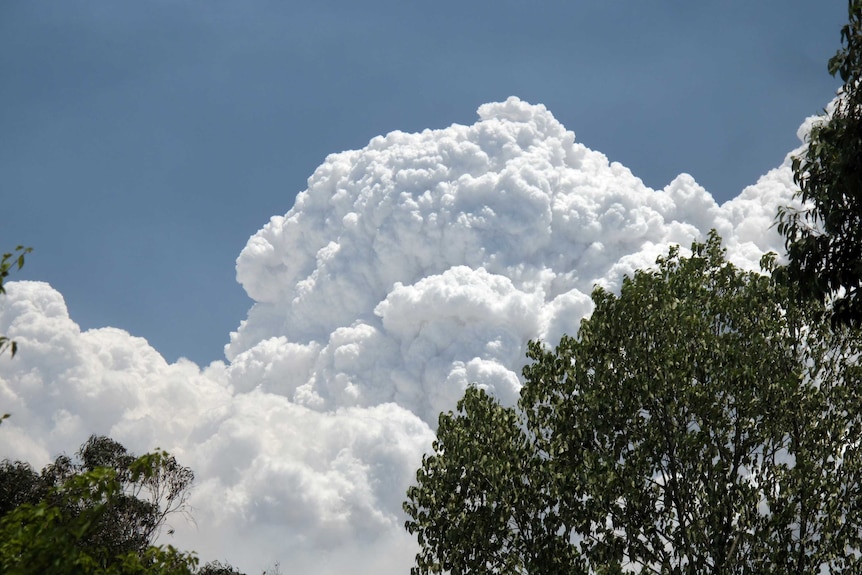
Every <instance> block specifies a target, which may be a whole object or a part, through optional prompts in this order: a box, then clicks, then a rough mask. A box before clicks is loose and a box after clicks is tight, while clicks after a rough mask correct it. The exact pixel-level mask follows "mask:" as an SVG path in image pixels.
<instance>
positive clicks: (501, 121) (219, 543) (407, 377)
mask: <svg viewBox="0 0 862 575" xmlns="http://www.w3.org/2000/svg"><path fill="white" fill-rule="evenodd" d="M791 190H792V177H791V172H790V169H789V164H788V162H785V163H784V164H783V165H782V166H780V167H778V168H776V169H775V170H773V171H771V172H770V173H768V174H767V175H765V176H763V177H762V178H761V179H760V180H759V181H758V182H757V183H756V184H755V185H753V186H750V187H748V188H746V189H745V190H744V191H743V192H742V193H741V194H740V195H739V196H738V197H737V198H735V199H734V200H731V201H729V202H727V203H725V204H724V205H722V206H718V205H717V204H716V203H715V201H714V200H713V198H712V197H711V196H710V195H709V193H707V191H706V190H704V189H703V188H702V187H701V186H699V185H698V184H697V183H696V182H695V181H694V180H693V179H692V178H691V177H690V176H688V175H685V174H683V175H680V176H679V177H677V178H676V179H675V180H674V181H672V182H670V183H669V184H668V185H667V186H666V187H665V188H664V189H661V190H652V189H650V188H648V187H646V186H645V185H644V184H643V183H642V182H641V180H639V179H638V178H637V177H636V176H634V175H633V174H632V173H631V172H630V171H629V170H628V169H627V168H625V167H624V166H622V165H620V164H618V163H615V162H609V160H608V158H607V157H605V156H604V155H603V154H601V153H599V152H595V151H592V150H590V149H588V148H586V147H585V146H583V145H582V144H580V143H578V142H576V141H575V136H574V134H573V133H572V132H571V131H568V130H566V129H565V128H564V127H563V126H562V125H561V124H560V123H559V122H557V121H556V120H555V119H554V117H553V116H552V114H551V113H550V112H549V111H548V110H547V109H545V108H544V107H543V106H532V105H529V104H527V103H524V102H522V101H520V100H518V99H516V98H510V99H509V100H507V101H506V102H502V103H494V104H486V105H484V106H481V107H480V108H479V120H478V121H477V122H476V123H475V124H473V125H471V126H460V125H453V126H450V127H448V128H445V129H442V130H425V131H423V132H421V133H418V134H407V133H402V132H393V133H390V134H388V135H386V136H381V137H377V138H374V139H373V140H371V141H370V142H369V144H368V146H366V147H365V148H363V149H361V150H354V151H348V152H342V153H339V154H332V155H331V156H329V157H328V158H327V159H326V161H325V162H324V163H323V165H321V166H320V167H319V168H318V169H317V170H316V171H315V173H314V174H313V175H312V176H311V177H310V178H309V180H308V189H307V190H305V191H304V192H302V193H301V194H299V196H298V197H297V199H296V203H295V205H294V206H293V208H292V209H291V210H290V211H289V212H287V214H285V215H284V216H274V217H273V218H272V219H271V220H270V221H269V223H267V224H266V225H265V226H264V227H263V228H262V229H261V230H260V231H259V232H258V233H257V234H255V235H254V236H253V237H251V238H250V239H249V241H248V244H247V245H246V247H245V248H244V249H243V250H242V252H241V254H240V256H239V258H238V259H237V278H238V280H239V281H240V283H241V284H242V285H243V287H244V288H245V290H246V291H247V292H248V295H249V296H250V297H251V298H252V299H253V300H254V302H255V303H254V306H253V307H252V309H251V310H250V311H249V314H248V317H247V318H246V319H245V320H244V321H242V322H241V324H240V326H239V328H238V329H237V331H236V332H235V333H232V334H230V342H229V344H228V345H227V346H226V348H225V353H226V358H227V363H221V362H216V363H213V364H212V365H210V366H207V367H205V368H201V367H199V366H196V365H194V364H193V363H191V362H189V361H185V360H180V361H178V362H177V363H174V364H169V363H167V362H166V361H165V360H164V359H163V358H162V357H161V356H160V355H159V354H158V353H157V352H156V351H155V350H154V349H152V348H151V347H150V346H149V345H148V344H147V342H146V341H144V340H142V339H140V338H136V337H133V336H131V335H129V334H128V333H126V332H124V331H121V330H117V329H113V328H104V329H96V330H89V331H84V332H82V331H81V330H80V329H79V328H78V326H77V325H76V324H75V323H74V322H73V321H72V320H71V319H70V318H69V314H68V312H67V309H66V306H65V303H64V302H63V298H62V296H61V295H60V294H59V293H57V292H56V291H55V290H53V289H52V288H51V287H50V286H48V285H46V284H43V283H38V282H13V283H10V284H9V285H8V295H7V296H6V297H5V298H4V300H3V301H2V304H0V305H2V307H0V333H6V334H8V335H10V336H11V337H14V338H15V339H17V340H18V342H19V345H20V352H19V354H18V356H16V357H15V359H14V360H11V361H10V360H8V358H7V359H4V360H2V361H0V407H2V409H3V410H4V411H11V412H12V413H13V414H14V415H13V418H12V419H10V420H8V421H7V422H5V423H4V424H3V425H2V427H0V443H2V445H3V448H4V452H3V455H6V456H9V457H11V458H16V459H27V460H30V461H32V462H33V463H34V464H37V465H41V464H44V463H46V462H47V461H48V460H49V459H50V458H51V457H52V456H53V455H56V454H57V453H58V452H60V451H66V452H72V451H74V449H75V448H76V447H77V446H78V445H79V444H80V443H81V442H82V441H83V440H84V439H85V438H86V437H87V436H88V435H89V434H91V433H102V434H108V435H110V436H112V437H114V438H116V439H117V440H119V441H121V442H122V443H123V444H125V445H127V446H128V447H130V448H131V449H133V450H135V451H138V452H142V451H145V450H147V449H152V448H153V447H155V446H160V447H162V448H165V449H168V450H170V451H171V452H172V453H174V454H176V455H177V457H178V458H179V459H180V460H181V461H182V462H183V463H184V464H186V465H189V466H191V467H192V468H193V469H194V470H195V472H196V474H197V478H198V479H197V482H196V487H195V491H194V494H193V498H192V503H193V505H194V515H195V518H196V521H197V525H196V526H195V525H191V524H186V523H185V522H184V521H182V520H177V521H175V525H174V527H175V528H176V529H177V535H176V536H175V538H174V541H173V542H174V543H175V544H178V545H180V546H183V547H189V548H193V549H197V550H198V551H199V552H200V553H201V554H202V556H203V557H204V558H205V559H213V558H227V559H229V560H231V561H233V562H235V563H237V564H238V565H239V566H240V567H242V568H244V569H245V570H247V571H248V572H249V573H255V572H259V571H260V570H261V569H263V568H265V567H266V566H267V565H270V564H272V563H273V562H274V561H276V560H279V561H281V564H282V569H283V571H285V572H302V573H310V574H315V573H343V572H351V573H383V574H384V575H385V574H387V573H393V574H394V573H403V572H405V571H406V569H407V567H408V565H409V563H410V560H411V558H412V554H413V553H414V551H415V548H414V545H415V543H414V542H413V541H412V540H411V539H410V537H408V536H407V535H406V534H404V533H403V527H402V526H403V521H404V517H403V516H402V514H401V501H402V499H403V497H404V492H405V490H406V488H407V486H408V484H409V483H410V481H411V480H412V478H413V473H414V471H415V469H416V467H417V466H418V465H419V463H420V460H421V456H422V453H423V452H424V451H426V450H427V449H428V448H429V447H430V444H431V441H433V430H434V427H435V425H436V419H437V415H438V414H439V412H440V411H443V410H449V409H452V408H453V407H454V404H455V402H456V401H457V399H458V398H459V397H460V396H461V394H462V392H463V390H464V388H465V387H466V386H467V385H468V384H470V383H476V384H478V385H480V386H482V387H484V388H486V389H488V390H490V391H491V392H493V393H494V394H495V395H497V396H498V397H499V398H500V399H501V400H502V401H504V402H506V403H509V404H511V403H513V402H514V401H515V400H516V397H517V394H518V390H519V388H520V385H521V384H520V379H519V374H520V369H521V366H522V365H523V363H524V352H525V348H526V343H527V341H528V340H529V339H531V338H533V339H534V338H541V339H545V340H547V341H548V342H550V343H554V342H555V341H556V340H558V339H559V337H560V336H561V335H562V334H563V333H574V332H575V331H576V330H577V326H578V322H579V321H580V319H581V318H582V317H584V316H585V315H586V314H588V313H589V312H590V310H591V302H590V298H589V294H590V292H591V291H592V288H593V286H594V285H597V284H598V285H602V286H605V287H607V288H609V289H615V288H616V287H617V286H618V285H619V283H620V281H621V278H622V277H623V276H624V275H625V274H630V273H632V272H633V271H634V270H635V269H638V268H640V267H645V266H649V265H652V264H653V263H654V261H655V258H656V256H657V255H659V254H661V253H663V252H665V251H666V250H667V246H668V245H669V244H672V243H678V244H682V245H683V246H687V245H689V244H690V243H691V241H692V240H694V239H698V238H703V237H704V236H705V234H706V232H707V231H708V230H709V229H711V228H715V229H717V230H718V231H719V232H720V233H721V235H722V236H723V237H724V239H725V242H726V245H727V246H728V250H729V255H730V258H731V259H732V260H733V261H735V262H736V263H738V264H741V265H744V266H746V267H749V268H756V266H757V263H758V261H759V259H760V256H761V255H762V254H763V253H764V252H766V251H770V250H773V251H777V252H780V251H781V247H782V246H781V241H780V238H779V237H778V236H777V234H776V232H775V230H774V229H770V226H771V224H772V221H773V218H774V215H775V210H776V207H777V206H778V205H780V204H784V203H788V202H789V201H790V195H791Z"/></svg>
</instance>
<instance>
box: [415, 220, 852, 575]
mask: <svg viewBox="0 0 862 575" xmlns="http://www.w3.org/2000/svg"><path fill="white" fill-rule="evenodd" d="M764 265H765V266H766V267H767V268H768V269H769V268H771V267H772V266H773V263H772V260H771V259H770V258H765V260H764ZM790 289H791V288H789V287H787V286H786V285H783V284H781V283H778V282H775V281H773V279H772V278H771V277H770V276H768V275H762V274H758V273H754V272H745V271H742V270H739V269H737V268H736V267H734V266H733V265H732V264H730V263H729V262H727V261H726V258H725V255H724V251H723V250H722V248H721V242H720V239H719V238H718V237H717V235H715V234H714V233H713V234H711V235H710V237H709V239H708V240H707V241H706V243H703V244H694V245H693V246H692V255H691V257H683V256H682V255H680V252H679V250H678V249H676V248H674V249H671V250H670V253H669V254H668V255H667V256H666V257H662V258H659V260H658V262H657V268H656V269H653V270H645V271H638V272H636V273H635V274H634V276H633V277H631V278H626V279H625V280H624V282H623V284H622V287H621V291H620V295H618V296H616V295H613V294H611V293H609V292H607V291H604V290H602V289H596V291H595V292H594V294H593V300H594V302H595V310H594V312H593V314H592V316H591V317H590V318H588V319H585V320H583V321H582V323H581V326H580V330H579V332H578V334H577V336H576V337H564V338H563V339H562V341H561V342H560V344H559V345H558V346H557V347H556V349H554V350H551V349H548V348H546V347H545V346H543V345H542V344H541V343H539V342H531V343H530V345H529V351H528V357H529V358H530V360H532V363H530V364H529V365H528V366H527V367H525V368H524V378H525V385H524V388H523V389H522V392H521V398H520V401H519V404H518V406H517V407H514V408H509V407H504V406H501V405H500V404H499V403H498V402H497V401H496V400H495V399H493V398H491V397H490V396H488V395H487V394H486V393H485V392H484V391H482V390H481V389H478V388H470V389H468V390H467V392H466V394H465V396H464V398H463V399H462V400H461V402H460V403H459V405H458V410H457V411H456V412H454V413H453V412H449V413H445V414H443V415H441V416H440V422H439V428H438V436H437V440H436V442H435V443H434V445H433V453H431V454H429V455H426V456H425V457H424V458H423V462H422V467H421V468H420V469H419V470H418V472H417V476H416V484H415V485H414V486H412V487H411V488H410V489H409V491H408V498H407V501H406V502H405V505H404V508H405V511H406V512H407V514H408V515H409V520H408V521H407V523H406V527H407V529H408V531H409V532H411V533H414V534H416V535H417V537H418V540H419V544H420V551H419V553H418V555H417V558H416V566H415V567H414V569H413V570H412V573H414V575H418V574H428V573H443V572H449V573H452V574H467V573H501V572H505V573H560V572H565V573H622V572H636V573H674V574H676V573H679V574H683V573H685V574H700V573H712V574H714V573H734V574H738V573H790V572H795V573H818V572H822V571H821V569H826V571H827V572H830V573H849V572H854V573H855V572H858V570H859V568H860V567H862V563H861V562H860V559H859V556H860V553H862V487H860V485H862V452H860V441H862V415H860V409H859V405H860V401H862V386H860V383H862V382H860V375H862V374H860V370H859V367H858V366H856V365H855V364H854V362H853V361H847V358H852V357H855V356H857V354H858V353H859V351H860V350H859V344H860V342H859V341H858V339H857V337H856V335H855V334H854V333H853V332H851V331H849V330H845V329H838V330H834V331H833V330H831V329H829V324H828V322H824V321H823V318H824V317H826V316H825V314H826V313H827V312H826V309H825V307H824V306H822V305H819V304H814V303H806V304H805V305H801V304H797V303H796V301H797V300H796V299H795V298H793V297H790V296H791V295H792V294H789V293H788V290H790Z"/></svg>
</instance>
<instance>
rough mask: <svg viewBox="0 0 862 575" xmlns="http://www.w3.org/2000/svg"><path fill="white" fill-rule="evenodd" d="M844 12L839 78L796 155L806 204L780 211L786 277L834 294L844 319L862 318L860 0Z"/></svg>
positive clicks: (822, 294) (804, 291)
mask: <svg viewBox="0 0 862 575" xmlns="http://www.w3.org/2000/svg"><path fill="white" fill-rule="evenodd" d="M848 13H849V22H848V24H847V25H845V26H844V27H843V28H842V30H841V40H842V45H843V47H842V49H841V50H839V52H838V53H837V54H836V55H835V56H834V57H832V58H831V59H830V60H829V73H830V74H832V75H833V76H834V75H836V74H838V75H839V76H840V77H841V80H842V81H843V82H844V86H843V87H842V89H841V91H840V92H839V97H838V100H837V103H836V104H835V108H834V110H833V111H832V112H831V114H828V115H827V116H825V117H824V118H822V119H821V121H820V122H819V123H818V124H816V125H815V126H814V127H813V128H812V130H811V133H810V134H809V136H808V146H807V148H806V151H805V153H804V154H803V155H802V156H799V157H796V158H794V159H793V174H794V180H795V182H796V184H797V185H798V186H799V190H798V192H797V194H796V195H797V197H798V198H800V199H801V200H802V202H803V207H802V208H801V209H795V208H791V207H785V208H782V209H781V210H779V213H778V230H779V232H780V233H781V234H782V235H783V236H784V238H785V245H786V248H787V255H788V259H789V264H788V266H787V274H788V276H789V279H790V280H792V281H793V282H795V283H797V284H798V285H799V287H800V293H801V295H802V296H811V297H815V298H817V299H820V300H824V299H827V298H830V297H832V296H836V299H835V302H834V313H833V320H834V322H835V323H837V324H845V325H846V324H859V323H860V322H862V85H860V80H862V0H850V1H849V2H848Z"/></svg>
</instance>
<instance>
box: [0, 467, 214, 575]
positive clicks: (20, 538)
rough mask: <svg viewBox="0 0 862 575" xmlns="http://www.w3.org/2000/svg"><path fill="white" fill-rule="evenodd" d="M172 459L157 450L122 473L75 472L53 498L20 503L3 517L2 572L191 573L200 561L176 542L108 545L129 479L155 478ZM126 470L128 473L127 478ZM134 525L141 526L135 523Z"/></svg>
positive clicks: (106, 470)
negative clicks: (128, 546) (179, 548)
mask: <svg viewBox="0 0 862 575" xmlns="http://www.w3.org/2000/svg"><path fill="white" fill-rule="evenodd" d="M167 458H168V456H167V454H165V453H164V452H156V453H150V454H147V455H144V456H142V457H140V458H137V459H134V460H133V461H131V462H130V463H129V465H128V466H127V467H125V468H124V470H123V471H122V473H118V471H117V470H116V469H112V468H110V467H95V468H93V469H90V470H87V471H84V472H81V473H75V474H73V475H71V476H70V477H69V478H68V479H66V480H65V481H64V482H63V483H62V485H60V486H59V487H56V488H54V489H52V490H51V492H50V496H49V497H48V498H46V499H43V500H41V501H39V502H38V503H35V504H34V503H23V504H21V505H19V506H17V507H16V508H15V509H13V510H12V511H10V512H9V513H7V514H6V515H4V516H3V517H2V518H0V572H2V573H7V574H9V575H30V574H33V575H35V574H40V575H41V574H44V573H51V574H55V575H64V574H69V575H73V574H74V575H87V574H98V575H132V574H135V575H156V574H158V575H191V574H192V573H193V572H194V569H195V567H196V565H197V559H196V558H195V557H194V556H193V555H191V554H188V553H181V552H179V551H177V550H176V549H174V548H173V547H171V546H154V545H147V546H145V547H143V548H140V549H126V550H124V549H117V548H116V546H114V545H111V544H108V543H106V533H105V531H104V527H105V526H106V525H111V526H113V527H117V525H116V523H115V522H114V521H113V519H112V518H113V517H115V516H116V513H117V510H118V509H123V508H124V507H125V506H126V498H127V495H126V493H125V491H126V485H127V483H128V482H131V483H132V484H146V483H148V482H150V481H152V480H154V479H155V478H156V477H158V476H159V475H160V474H161V473H162V469H163V468H164V462H165V460H166V459H167ZM121 474H125V477H124V478H122V479H121V478H120V475H121ZM106 518H109V519H108V520H107V522H106ZM131 524H132V526H133V528H134V527H137V522H136V521H132V522H131ZM115 536H116V537H118V538H120V539H122V538H124V537H125V535H123V534H116V535H115ZM133 539H134V538H133Z"/></svg>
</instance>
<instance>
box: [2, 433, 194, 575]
mask: <svg viewBox="0 0 862 575" xmlns="http://www.w3.org/2000/svg"><path fill="white" fill-rule="evenodd" d="M193 479H194V474H193V473H192V471H191V470H190V469H188V468H187V467H183V466H181V465H179V463H177V461H176V459H175V458H174V457H173V456H170V455H169V454H167V453H165V452H163V451H157V452H154V453H150V454H148V455H146V456H144V457H140V458H138V457H135V456H134V455H131V454H129V453H128V452H127V451H126V449H125V448H124V447H123V446H122V445H120V444H119V443H117V442H116V441H114V440H112V439H110V438H107V437H101V436H92V437H90V438H89V439H88V440H87V441H86V442H85V443H84V445H82V446H81V449H80V450H79V451H78V453H77V461H76V462H73V461H72V460H71V459H70V458H69V457H66V456H60V457H58V458H57V459H56V460H55V461H54V463H52V464H51V465H48V466H47V467H45V468H44V469H43V470H42V473H41V474H39V473H36V472H35V471H33V469H32V468H31V467H30V466H29V465H27V464H26V463H22V462H20V461H16V462H10V461H8V460H6V461H3V462H2V463H0V518H2V519H0V521H3V522H4V523H0V525H5V527H4V528H3V529H0V539H3V536H2V533H4V532H5V533H6V535H7V536H9V537H12V534H10V531H9V530H10V529H11V530H12V531H14V534H15V537H13V539H10V541H12V540H14V541H17V543H15V545H22V546H24V545H25V544H26V545H29V546H28V547H26V549H27V550H29V551H27V552H26V553H25V552H24V551H21V549H19V548H18V547H14V550H15V551H14V552H15V553H16V554H18V555H15V556H20V557H26V556H27V553H37V554H42V553H43V551H40V549H41V547H40V545H43V544H46V545H52V544H51V543H50V541H51V540H52V539H53V538H57V537H61V539H62V540H63V541H64V542H65V543H64V544H66V545H67V546H71V547H69V548H68V549H59V550H58V551H57V552H58V553H60V554H61V555H62V557H67V558H68V553H70V552H71V550H72V547H74V550H75V552H76V553H79V554H80V555H81V557H85V558H91V559H92V558H96V559H94V560H96V562H97V564H98V565H100V566H101V567H102V568H105V567H106V565H107V564H111V565H113V564H114V563H116V562H117V561H118V559H117V558H124V559H123V561H128V560H129V559H128V558H129V557H131V556H135V557H137V558H139V559H140V560H141V561H144V560H147V561H149V560H150V559H147V557H149V556H150V555H152V554H153V553H157V554H158V553H162V552H169V551H170V550H169V549H168V550H167V551H166V550H165V549H161V548H160V549H161V550H160V551H158V552H157V551H154V550H153V549H154V544H155V540H156V537H157V536H158V534H159V531H160V529H161V528H162V526H163V525H164V524H165V521H166V520H167V517H168V516H169V515H170V514H172V513H178V512H179V513H182V512H184V511H185V507H186V500H187V497H188V489H189V487H190V486H191V483H192V481H193ZM7 518H8V519H7ZM15 525H24V526H26V528H24V527H22V528H21V530H19V531H15ZM4 529H5V531H4ZM48 534H50V537H48ZM46 537H47V538H46ZM7 551H8V548H7ZM171 553H173V552H171ZM174 555H176V554H174ZM174 555H171V556H172V557H174ZM58 557H60V556H59V555H58ZM76 557H77V555H76ZM177 557H179V556H178V555H177V556H176V557H174V559H176V558H177ZM22 560H23V559H22ZM86 560H87V561H89V559H86ZM76 561H77V559H76ZM37 563H38V562H37ZM39 564H41V563H39ZM3 572H5V571H3Z"/></svg>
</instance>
